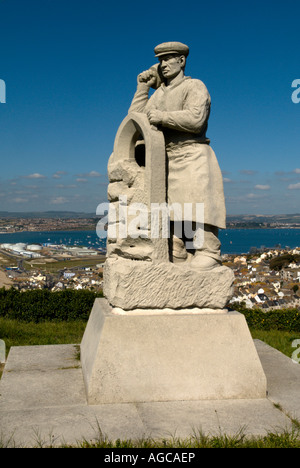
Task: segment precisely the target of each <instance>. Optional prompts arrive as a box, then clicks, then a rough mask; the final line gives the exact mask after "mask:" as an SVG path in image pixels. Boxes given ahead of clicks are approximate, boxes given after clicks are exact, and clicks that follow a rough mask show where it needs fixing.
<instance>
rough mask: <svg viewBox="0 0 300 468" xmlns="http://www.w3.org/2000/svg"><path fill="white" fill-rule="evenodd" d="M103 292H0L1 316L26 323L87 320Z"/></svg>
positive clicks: (9, 290)
mask: <svg viewBox="0 0 300 468" xmlns="http://www.w3.org/2000/svg"><path fill="white" fill-rule="evenodd" d="M97 297H102V293H96V292H93V291H89V290H81V291H75V290H71V289H66V290H64V291H58V292H51V291H48V290H46V289H42V290H28V291H24V292H20V291H17V290H16V289H14V288H11V289H8V290H5V289H4V288H2V289H0V317H5V318H10V319H17V320H20V321H24V322H36V323H38V322H45V321H57V322H60V321H72V320H88V318H89V315H90V312H91V310H92V307H93V304H94V301H95V299H96V298H97Z"/></svg>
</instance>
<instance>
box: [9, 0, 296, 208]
mask: <svg viewBox="0 0 300 468" xmlns="http://www.w3.org/2000/svg"><path fill="white" fill-rule="evenodd" d="M0 24H1V27H0V51H1V53H0V57H1V60H0V80H4V81H5V83H6V103H5V104H3V103H1V104H0V161H1V172H0V211H2V210H5V211H40V210H43V211H47V210H70V211H84V212H89V213H95V212H96V208H97V205H98V204H99V203H101V202H103V201H106V190H107V175H106V167H107V161H108V158H109V156H110V154H111V152H112V148H113V143H114V138H115V134H116V132H117V129H118V127H119V125H120V123H121V122H122V120H123V118H124V117H125V116H126V114H127V111H128V108H129V106H130V102H131V99H132V96H133V94H134V92H135V88H136V76H137V75H138V73H140V72H141V71H143V70H145V69H147V68H149V67H150V66H151V65H152V64H153V63H155V62H156V59H155V58H154V52H153V49H154V47H155V46H156V45H157V44H159V43H161V42H164V41H170V40H171V41H173V40H174V41H181V42H184V43H186V44H188V45H189V47H190V56H189V58H188V62H187V68H186V74H187V75H189V76H192V77H193V78H199V79H201V80H202V81H204V83H205V84H206V86H207V87H208V90H209V92H210V94H211V98H212V111H211V117H210V121H209V128H208V136H209V138H210V139H211V146H212V148H213V149H214V150H215V152H216V155H217V158H218V161H219V164H220V167H221V169H222V171H223V175H224V189H225V196H226V205H227V212H228V214H252V213H256V214H280V213H296V212H298V213H299V212H300V206H299V205H300V203H299V202H300V158H299V156H300V131H299V130H300V125H299V123H300V103H299V104H295V103H293V101H292V99H291V96H292V93H293V91H295V90H294V89H293V88H292V82H293V81H294V80H295V79H300V67H299V27H300V3H299V2H295V1H290V0H286V1H285V2H282V1H278V0H272V1H269V0H261V1H257V0H252V1H248V0H245V1H243V2H242V1H240V0H239V1H236V0H232V1H230V0H228V1H227V2H224V1H221V0H211V1H209V2H207V1H205V2H204V1H203V2H202V1H187V2H179V1H178V0H174V1H172V2H168V1H166V2H161V1H156V0H153V1H152V2H140V1H139V2H137V1H136V0H132V1H131V2H118V1H115V2H101V1H99V0H97V1H96V0H84V1H82V0H72V1H71V0H0ZM299 96H300V93H299Z"/></svg>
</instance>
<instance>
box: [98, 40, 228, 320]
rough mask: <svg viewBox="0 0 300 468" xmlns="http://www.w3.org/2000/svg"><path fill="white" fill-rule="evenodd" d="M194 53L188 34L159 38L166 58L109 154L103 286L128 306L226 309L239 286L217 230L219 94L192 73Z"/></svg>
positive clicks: (220, 211)
mask: <svg viewBox="0 0 300 468" xmlns="http://www.w3.org/2000/svg"><path fill="white" fill-rule="evenodd" d="M188 53H189V48H188V47H187V46H186V45H184V44H182V43H180V42H168V43H164V44H160V45H158V46H157V47H156V48H155V54H156V56H157V57H158V59H159V63H158V64H156V65H154V66H153V67H151V68H150V69H149V70H147V71H145V72H142V73H141V74H140V75H139V76H138V80H137V90H136V93H135V95H134V98H133V101H132V103H131V106H130V108H129V111H128V115H127V116H126V117H125V119H124V120H123V122H122V123H121V125H120V126H119V129H118V132H117V134H116V138H115V143H114V149H113V152H112V154H111V156H110V158H109V162H108V176H109V181H110V183H109V186H108V200H109V202H110V205H109V216H108V218H109V219H108V236H107V259H106V262H105V265H104V275H103V277H104V284H103V292H104V296H105V297H106V298H107V300H108V302H109V304H111V305H112V306H114V307H119V308H121V309H124V310H137V309H138V310H139V309H143V310H145V309H148V310H164V309H166V308H169V309H172V310H175V309H176V310H179V309H180V310H186V309H189V308H197V310H199V309H201V310H206V311H207V310H208V309H209V310H213V311H216V310H220V311H224V307H225V306H226V304H227V303H228V301H229V300H230V298H231V297H232V294H233V282H234V274H233V271H232V270H231V269H230V268H228V267H226V266H222V264H221V254H220V241H219V239H218V230H219V228H225V218H226V213H225V202H224V192H223V180H222V175H221V171H220V168H219V165H218V162H217V159H216V156H215V154H214V152H213V150H212V149H211V147H210V144H209V143H210V142H209V140H208V138H207V136H206V130H207V123H208V118H209V113H210V103H211V100H210V96H209V94H208V91H207V89H206V87H205V85H204V84H203V83H202V81H200V80H197V79H192V78H189V77H186V76H185V74H184V70H185V64H186V58H187V56H188ZM151 87H153V88H154V89H155V91H154V92H153V93H152V95H151V97H150V98H149V92H150V88H151ZM154 205H155V209H156V208H157V206H158V209H157V211H155V209H154V208H153V207H154ZM164 206H165V207H166V208H167V218H168V228H167V229H164V220H165V218H166V216H165V214H163V211H164V210H163V209H162V211H160V208H163V207H164ZM170 207H172V209H171V208H170ZM174 207H175V208H174ZM187 207H188V209H187ZM199 207H200V209H199V211H198V208H199ZM136 208H138V210H139V211H140V216H138V217H137V216H136ZM173 208H174V209H173ZM201 210H202V211H201ZM199 213H200V215H201V216H199ZM137 225H138V229H136V230H135V232H134V233H133V230H132V227H134V228H135V227H136V226H137ZM157 226H158V229H157V230H154V229H153V228H156V227H157ZM166 231H167V235H165V234H166ZM199 232H200V234H201V235H200V236H199ZM199 241H200V242H199Z"/></svg>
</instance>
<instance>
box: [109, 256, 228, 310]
mask: <svg viewBox="0 0 300 468" xmlns="http://www.w3.org/2000/svg"><path fill="white" fill-rule="evenodd" d="M233 282H234V273H233V271H232V270H231V269H230V268H227V267H225V266H220V267H217V268H214V269H212V270H209V271H198V270H196V269H192V268H191V267H190V266H189V264H174V263H171V262H165V263H153V262H150V261H149V262H148V261H137V260H136V261H134V260H129V259H123V258H108V259H107V260H106V262H105V264H104V288H103V291H104V295H105V297H106V298H107V300H108V302H109V303H110V304H111V305H112V306H114V307H121V308H122V309H124V310H132V309H139V308H140V309H148V308H149V309H151V308H153V309H164V308H171V309H182V308H183V309H185V308H189V307H198V308H211V309H223V308H224V307H225V306H226V304H227V303H228V301H229V300H230V299H231V298H232V295H233Z"/></svg>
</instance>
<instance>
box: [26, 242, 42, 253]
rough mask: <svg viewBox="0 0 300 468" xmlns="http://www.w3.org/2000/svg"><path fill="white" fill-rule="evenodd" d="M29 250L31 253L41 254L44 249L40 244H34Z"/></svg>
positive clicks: (29, 246)
mask: <svg viewBox="0 0 300 468" xmlns="http://www.w3.org/2000/svg"><path fill="white" fill-rule="evenodd" d="M27 250H30V251H31V252H41V250H43V247H42V246H41V245H38V244H32V245H28V246H27Z"/></svg>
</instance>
